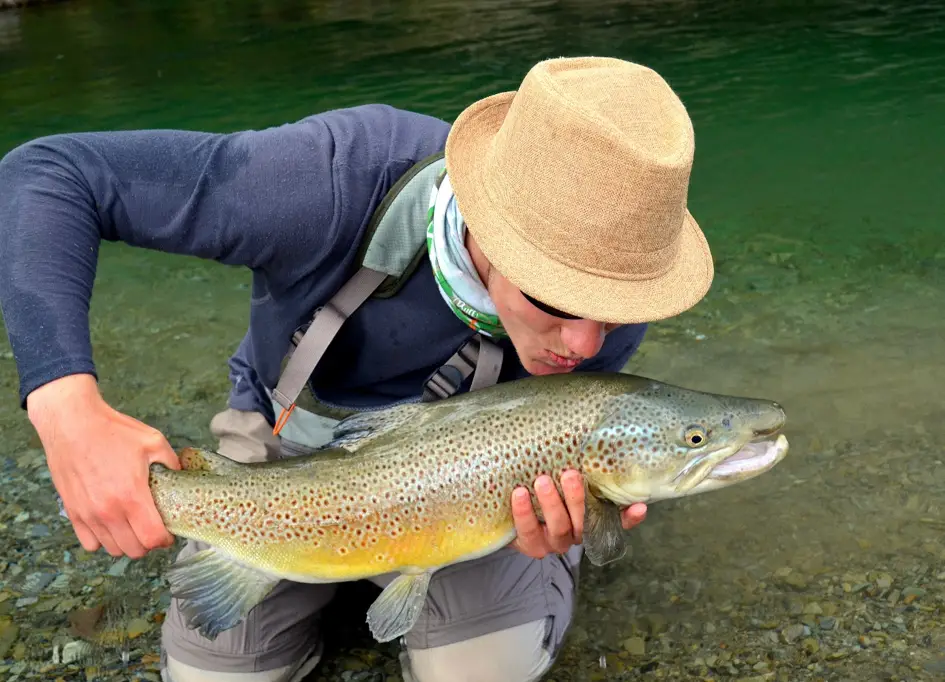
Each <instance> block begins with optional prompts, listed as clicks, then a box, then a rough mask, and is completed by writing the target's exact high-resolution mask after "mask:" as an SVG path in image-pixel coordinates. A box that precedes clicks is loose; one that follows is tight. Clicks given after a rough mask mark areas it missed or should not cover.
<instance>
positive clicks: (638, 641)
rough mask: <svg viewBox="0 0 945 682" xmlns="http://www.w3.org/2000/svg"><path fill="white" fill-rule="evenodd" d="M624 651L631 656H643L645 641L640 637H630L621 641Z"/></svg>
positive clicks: (644, 653)
mask: <svg viewBox="0 0 945 682" xmlns="http://www.w3.org/2000/svg"><path fill="white" fill-rule="evenodd" d="M623 648H624V651H626V652H627V653H628V654H630V655H631V656H645V655H646V642H645V641H644V639H643V638H642V637H630V638H629V639H625V640H624V642H623Z"/></svg>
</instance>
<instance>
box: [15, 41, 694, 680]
mask: <svg viewBox="0 0 945 682" xmlns="http://www.w3.org/2000/svg"><path fill="white" fill-rule="evenodd" d="M693 145H694V142H693V131H692V127H691V123H690V120H689V118H688V116H687V113H686V111H685V109H684V107H683V105H682V103H681V102H680V101H679V99H678V98H677V96H676V95H675V94H674V93H673V91H672V90H671V89H670V88H669V86H668V85H667V84H666V83H665V82H664V81H663V80H662V79H661V78H660V77H659V76H658V75H657V74H656V73H654V72H653V71H651V70H649V69H646V68H643V67H640V66H638V65H635V64H631V63H628V62H624V61H620V60H614V59H604V58H581V59H556V60H550V61H545V62H541V63H539V64H537V65H536V66H535V67H533V68H532V69H531V70H530V71H529V72H528V74H527V75H526V77H525V79H524V81H523V82H522V84H521V86H520V88H519V89H518V90H517V91H516V92H510V93H502V94H498V95H494V96H492V97H488V98H486V99H484V100H481V101H478V102H475V103H473V104H472V105H471V106H470V107H469V108H467V109H466V110H465V111H463V112H462V114H461V115H460V116H459V117H458V119H457V120H456V121H455V122H454V123H453V125H452V126H450V125H448V124H447V123H445V122H443V121H440V120H437V119H435V118H431V117H428V116H425V115H420V114H416V113H410V112H406V111H400V110H397V109H393V108H391V107H387V106H381V105H368V106H361V107H354V108H350V109H342V110H335V111H329V112H325V113H321V114H318V115H314V116H311V117H309V118H306V119H303V120H301V121H298V122H296V123H293V124H290V125H285V126H281V127H276V128H271V129H267V130H261V131H244V132H238V133H233V134H226V135H218V134H208V133H197V132H185V131H137V132H134V131H131V132H105V133H89V134H73V135H56V136H51V137H46V138H42V139H39V140H34V141H32V142H30V143H27V144H24V145H22V146H20V147H18V148H17V149H15V150H13V151H12V152H10V154H8V155H7V156H6V157H5V158H4V159H3V160H2V162H0V188H2V189H0V228H2V232H0V251H2V253H3V254H4V257H3V259H2V261H0V303H2V307H3V312H4V316H5V322H6V326H7V330H8V333H9V335H10V338H11V342H12V345H13V349H14V353H15V357H16V361H17V367H18V370H19V372H20V382H21V386H20V396H21V400H22V401H23V404H24V405H25V407H26V408H27V409H28V412H29V417H30V419H31V421H32V423H33V425H34V426H35V428H36V430H37V432H38V434H39V436H40V438H41V440H42V443H43V446H44V448H45V450H46V457H47V461H48V464H49V469H50V472H51V474H52V479H53V483H54V485H55V487H56V489H57V490H58V492H59V493H60V495H61V496H62V498H63V503H64V506H65V510H66V512H67V513H68V515H69V518H70V519H71V520H72V523H73V527H74V529H75V532H76V535H77V537H78V538H79V540H80V542H81V543H82V546H83V547H84V548H85V549H86V550H88V551H94V550H96V549H98V548H100V547H104V548H105V550H106V551H107V552H109V554H111V555H113V556H121V555H128V556H130V557H134V558H137V557H141V556H143V555H144V554H146V553H147V552H148V551H150V550H152V549H155V548H158V547H167V546H169V545H170V544H171V543H172V537H171V536H170V535H169V534H168V532H167V530H166V528H164V526H163V524H162V523H161V518H160V516H159V515H158V513H157V511H156V509H155V507H154V504H153V500H152V498H151V496H150V494H149V490H148V485H147V472H148V465H149V464H150V463H151V462H161V463H163V464H165V465H166V466H169V467H172V468H179V463H178V461H177V459H176V456H175V454H174V452H173V451H172V449H171V446H170V445H169V444H168V442H167V440H166V439H165V438H164V436H163V435H162V434H160V433H158V432H157V431H155V430H154V429H152V428H150V427H148V426H147V425H145V424H143V423H141V422H139V421H137V420H135V419H133V418H131V417H129V416H126V415H124V414H121V413H119V412H117V411H115V410H114V409H113V408H111V407H110V406H109V405H107V404H106V403H105V402H104V401H103V399H102V397H101V396H100V394H99V392H98V388H97V384H96V379H95V368H94V365H93V362H92V354H91V346H90V341H89V321H88V305H89V301H90V297H91V291H92V284H93V279H94V276H95V269H96V258H97V253H98V247H99V243H100V241H101V240H102V239H108V240H120V241H123V242H125V243H127V244H131V245H139V246H145V247H148V248H152V249H159V250H163V251H167V252H174V253H185V254H190V255H195V256H199V257H202V258H208V259H214V260H218V261H221V262H224V263H227V264H232V265H242V266H246V267H248V268H250V269H251V270H252V273H253V285H252V301H251V312H250V324H249V329H248V331H247V334H246V336H245V337H244V339H243V341H242V343H241V344H240V346H239V348H238V350H237V351H236V353H235V354H234V356H233V357H232V359H231V361H230V376H231V379H232V384H233V386H232V391H231V394H230V397H229V402H228V407H227V409H225V410H224V411H222V412H221V413H219V414H218V415H216V417H215V418H214V419H213V421H212V424H211V430H212V432H213V434H214V435H215V436H216V437H217V438H218V439H219V451H220V452H221V453H222V454H224V455H226V456H228V457H230V458H232V459H235V460H238V461H244V462H250V461H261V460H267V459H273V458H277V457H280V456H286V455H287V456H291V455H295V454H298V453H303V452H309V451H311V450H312V449H314V448H316V447H318V446H320V445H322V444H324V443H326V442H327V441H328V440H329V439H330V438H331V427H332V425H333V424H334V423H335V420H337V419H338V418H339V417H340V416H343V415H345V414H350V413H352V412H357V411H359V410H363V409H369V408H374V407H378V406H382V405H389V404H392V403H396V402H400V401H409V400H417V399H422V400H436V399H442V398H445V397H448V396H450V395H453V394H455V393H456V392H457V391H466V390H478V389H479V388H481V387H484V386H489V385H491V384H494V383H496V382H504V381H509V380H513V379H517V378H521V377H524V376H526V375H528V374H533V375H539V374H550V373H556V372H572V371H576V372H582V371H593V370H605V371H619V370H620V369H621V368H623V367H624V365H625V364H626V362H627V360H628V359H629V358H630V356H631V355H632V354H633V353H634V352H635V350H636V349H637V347H638V346H639V344H640V342H641V341H642V339H643V335H644V331H645V328H646V322H647V321H652V320H658V319H663V318H665V317H668V316H672V315H676V314H678V313H680V312H682V311H684V310H686V309H688V308H689V307H691V306H693V305H694V304H695V303H697V302H698V301H699V300H700V299H701V298H702V297H703V296H704V295H705V292H706V291H707V289H708V287H709V285H710V283H711V280H712V261H711V256H710V252H709V249H708V246H707V244H706V241H705V238H704V236H703V234H702V232H701V231H700V229H699V227H698V226H697V224H696V223H695V221H694V220H693V218H692V217H691V215H690V214H689V213H688V211H687V208H686V200H687V191H688V182H689V174H690V169H691V163H692V156H693ZM561 486H562V489H563V490H564V496H563V499H562V497H561V496H559V494H558V492H557V490H556V489H555V486H554V485H553V482H552V481H551V480H550V479H548V478H547V477H545V478H543V479H539V480H538V481H536V484H535V491H536V496H537V499H538V501H539V503H540V507H541V509H542V512H543V517H544V519H545V523H544V524H540V523H539V522H538V519H537V518H536V515H535V514H534V512H533V510H532V507H531V502H530V498H529V493H528V491H527V490H525V489H519V490H518V491H517V492H516V494H515V495H514V496H513V499H512V500H510V504H511V505H512V508H513V514H514V517H515V524H516V529H517V531H518V537H517V539H516V540H515V541H514V542H513V543H512V545H511V546H509V547H508V548H506V549H504V550H501V551H499V552H497V553H495V554H491V555H489V556H487V557H484V558H482V559H477V560H473V561H469V562H465V563H462V564H458V565H454V566H451V567H448V568H446V569H444V570H442V571H440V572H438V573H436V574H435V575H434V577H433V579H432V581H431V584H430V592H429V596H428V598H427V601H426V605H425V608H424V611H423V613H422V614H421V615H420V618H419V620H418V622H417V624H416V626H415V627H414V628H413V629H412V630H411V631H410V632H408V634H407V635H406V636H405V638H404V645H405V648H404V652H405V653H404V655H403V656H402V661H403V663H404V668H405V670H404V674H405V677H406V678H407V679H408V680H411V679H412V680H416V681H417V682H463V681H469V682H493V681H494V682H510V681H511V682H526V681H530V680H537V679H539V678H540V677H541V676H542V675H543V674H544V673H545V672H546V671H547V670H549V668H550V666H551V664H552V662H553V660H554V658H555V656H556V655H557V653H558V650H559V648H560V645H561V643H562V640H563V638H564V634H565V632H566V630H567V628H568V626H569V625H570V622H571V618H572V610H573V600H574V594H575V590H576V587H577V581H578V564H579V559H580V556H581V546H580V543H581V535H582V523H583V510H584V499H583V490H582V483H581V478H580V476H579V475H578V474H577V473H576V472H573V471H572V472H568V473H565V474H564V475H563V476H562V480H561ZM644 514H645V507H644V506H643V505H634V506H632V507H630V508H628V509H627V510H625V511H624V512H623V516H622V520H623V525H624V527H625V528H631V527H633V526H634V525H636V524H637V523H639V522H640V521H641V520H642V519H643V517H644ZM198 549H200V546H199V543H195V542H188V543H187V545H186V546H185V548H184V550H183V552H182V555H181V556H190V555H192V554H193V553H194V552H196V551H197V550H198ZM334 592H335V586H333V585H309V584H300V583H294V582H283V583H280V584H279V585H278V587H277V588H276V589H275V590H274V591H273V592H272V593H270V594H269V596H268V597H266V599H265V600H264V601H263V602H262V603H260V604H259V605H258V606H257V607H256V608H255V609H253V610H252V611H251V612H250V613H249V615H248V617H247V618H245V619H244V620H243V621H242V622H241V623H240V624H239V625H237V626H236V627H234V628H232V629H229V630H226V631H224V632H223V633H221V634H220V635H219V636H218V637H217V638H216V639H214V640H212V641H211V640H208V639H205V638H203V637H201V635H200V634H199V633H198V631H196V630H192V629H189V628H188V627H187V626H186V624H185V622H184V619H183V617H182V614H181V612H180V608H179V604H178V603H177V600H173V601H172V603H171V605H170V608H169V610H168V613H167V618H166V620H165V623H164V626H163V641H162V675H163V677H164V679H165V680H166V681H168V682H197V681H208V680H214V681H224V682H226V681H229V682H275V681H288V680H296V681H298V680H301V679H302V678H303V677H304V676H305V675H307V674H308V673H309V672H310V671H311V670H312V669H313V668H314V667H315V666H316V664H317V662H318V660H319V658H320V655H321V642H322V638H321V635H320V629H321V628H324V627H326V625H330V624H326V623H324V622H321V621H320V618H319V615H320V614H321V612H322V610H323V608H324V607H325V605H326V604H327V603H328V602H329V600H330V599H331V598H332V596H333V594H334Z"/></svg>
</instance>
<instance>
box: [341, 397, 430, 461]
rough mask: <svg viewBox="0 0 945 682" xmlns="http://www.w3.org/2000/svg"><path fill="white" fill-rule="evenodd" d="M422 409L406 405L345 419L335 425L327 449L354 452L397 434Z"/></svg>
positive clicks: (417, 406)
mask: <svg viewBox="0 0 945 682" xmlns="http://www.w3.org/2000/svg"><path fill="white" fill-rule="evenodd" d="M421 409H422V406H421V405H420V404H417V403H406V404H403V405H395V406H393V407H388V408H384V409H381V410H374V411H371V412H360V413H358V414H353V415H351V416H349V417H345V418H344V419H342V420H341V421H340V422H338V424H336V425H335V428H334V429H333V430H332V440H331V442H329V443H327V444H326V445H325V447H326V448H338V447H340V448H344V449H346V450H349V451H351V452H354V451H355V450H357V449H358V448H360V447H361V446H363V445H365V444H366V443H369V442H371V441H373V440H376V439H378V438H380V437H381V436H384V435H387V434H391V433H393V432H395V431H396V430H397V429H398V428H400V427H401V426H403V425H404V424H407V423H409V422H410V421H411V419H412V418H413V417H414V416H415V415H416V414H417V413H418V411H419V410H421Z"/></svg>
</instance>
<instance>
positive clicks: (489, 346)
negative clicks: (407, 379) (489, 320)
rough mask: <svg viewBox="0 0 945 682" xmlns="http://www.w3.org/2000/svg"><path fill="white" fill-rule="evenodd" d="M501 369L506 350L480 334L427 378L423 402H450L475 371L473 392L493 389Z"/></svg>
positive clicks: (471, 388)
mask: <svg viewBox="0 0 945 682" xmlns="http://www.w3.org/2000/svg"><path fill="white" fill-rule="evenodd" d="M501 369H502V349H501V348H499V347H498V346H497V345H495V344H494V343H492V342H491V341H489V340H488V339H485V338H483V337H482V335H481V334H476V335H475V336H473V337H472V338H471V339H469V341H467V342H466V343H464V344H463V345H462V346H460V349H459V350H458V351H456V352H455V353H453V356H452V357H451V358H450V359H449V360H447V361H446V362H445V363H444V364H443V365H442V366H441V367H440V368H439V369H437V370H436V371H435V372H433V374H431V375H430V376H429V377H428V378H427V380H426V381H425V382H424V388H423V398H422V400H423V402H430V401H433V400H440V399H442V398H449V397H450V396H451V395H453V394H454V393H456V391H458V390H459V388H460V386H462V385H463V382H464V381H465V380H466V378H467V377H468V376H469V375H470V374H471V373H472V372H473V371H474V370H475V374H473V380H472V384H471V385H470V387H469V390H470V391H475V390H478V389H480V388H485V387H486V386H491V385H493V384H495V383H496V382H497V381H498V380H499V371H500V370H501Z"/></svg>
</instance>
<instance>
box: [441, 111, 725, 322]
mask: <svg viewBox="0 0 945 682" xmlns="http://www.w3.org/2000/svg"><path fill="white" fill-rule="evenodd" d="M514 96H515V92H505V93H500V94H497V95H492V96H491V97H487V98H485V99H482V100H479V101H478V102H475V103H474V104H472V105H471V106H470V107H468V108H467V109H466V110H464V111H463V112H462V113H461V114H460V116H459V117H458V118H457V119H456V121H455V123H454V124H453V126H452V128H451V130H450V133H449V136H448V138H447V142H446V167H447V172H448V174H449V178H450V183H451V185H452V187H453V189H454V191H455V193H456V199H457V202H458V204H459V209H460V212H461V213H462V215H463V218H464V220H465V221H466V225H467V229H469V231H470V232H471V233H472V235H473V237H474V238H475V240H476V242H477V244H478V245H479V247H480V248H481V249H482V252H483V253H484V254H485V256H486V258H488V259H489V262H490V263H491V264H492V265H493V267H495V268H496V269H497V270H498V271H499V272H500V273H501V274H502V275H503V276H505V277H506V278H507V279H508V280H509V281H511V282H512V284H514V285H515V286H516V287H518V288H519V289H521V290H522V291H524V292H526V293H527V294H529V295H531V296H533V297H534V298H537V299H538V300H540V301H542V302H543V303H546V304H548V305H550V306H554V307H555V308H558V309H560V310H563V311H565V312H568V313H571V314H573V315H578V316H580V317H582V318H584V319H590V320H596V321H599V322H611V323H618V324H631V323H639V322H650V321H656V320H661V319H665V318H668V317H672V316H674V315H678V314H680V313H682V312H684V311H686V310H688V309H689V308H692V307H693V306H694V305H696V304H697V303H698V302H699V301H700V300H702V298H703V297H704V296H705V295H706V293H707V292H708V291H709V288H710V287H711V285H712V279H713V276H714V268H713V264H712V254H711V251H710V249H709V244H708V242H707V241H706V238H705V235H704V234H703V232H702V230H701V229H700V228H699V225H698V223H697V222H696V220H695V218H693V217H692V215H691V214H690V213H689V212H688V211H686V216H685V224H684V225H683V229H682V231H681V233H680V236H679V243H678V250H677V252H676V257H675V259H674V261H673V262H672V264H671V266H670V267H669V269H667V270H666V271H664V272H663V273H661V274H660V275H659V276H657V277H653V278H649V279H617V278H611V277H604V276H601V275H597V274H594V273H589V272H584V271H581V270H576V269H574V268H573V267H571V266H568V265H565V264H564V263H561V262H559V261H557V260H555V259H554V258H552V257H550V256H548V255H547V254H545V253H543V252H542V251H540V250H539V249H538V248H537V247H536V246H535V245H534V244H533V243H531V242H530V241H528V240H527V239H525V238H524V237H523V236H522V234H521V232H520V231H519V230H517V229H515V228H514V227H513V226H511V225H510V224H509V223H508V218H507V217H506V216H505V215H503V214H502V212H501V211H499V210H498V209H497V208H495V206H494V202H493V201H492V200H491V198H490V197H489V194H488V192H487V191H486V187H487V184H486V183H485V182H484V177H485V175H486V170H487V164H488V160H489V157H490V148H491V144H492V140H493V138H494V137H495V135H496V133H497V132H498V131H499V128H500V127H501V125H502V121H503V120H504V118H505V115H506V113H507V112H508V109H509V106H510V104H511V102H512V98H513V97H514Z"/></svg>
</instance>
